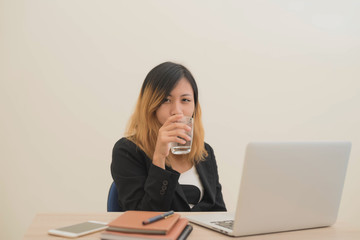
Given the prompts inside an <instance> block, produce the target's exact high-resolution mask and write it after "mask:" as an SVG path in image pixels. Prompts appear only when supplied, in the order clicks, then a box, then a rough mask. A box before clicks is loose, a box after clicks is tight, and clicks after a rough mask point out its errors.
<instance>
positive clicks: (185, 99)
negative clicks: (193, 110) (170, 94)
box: [183, 98, 191, 102]
mask: <svg viewBox="0 0 360 240" xmlns="http://www.w3.org/2000/svg"><path fill="white" fill-rule="evenodd" d="M183 101H184V102H191V100H190V99H187V98H184V99H183Z"/></svg>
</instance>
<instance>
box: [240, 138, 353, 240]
mask: <svg viewBox="0 0 360 240" xmlns="http://www.w3.org/2000/svg"><path fill="white" fill-rule="evenodd" d="M350 149H351V143H350V142H257V143H249V144H248V146H247V149H246V153H245V161H244V167H243V173H242V178H241V179H242V180H241V184H240V191H239V197H238V204H237V209H236V214H235V222H234V229H233V235H235V236H240V235H251V234H261V233H270V232H280V231H287V230H295V229H306V228H314V227H321V226H329V225H331V224H333V223H334V222H335V221H336V218H337V213H338V209H339V205H340V200H341V194H342V189H343V184H344V179H345V174H346V168H347V163H348V159H349V155H350Z"/></svg>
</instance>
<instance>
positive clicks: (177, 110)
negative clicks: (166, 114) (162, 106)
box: [170, 102, 183, 115]
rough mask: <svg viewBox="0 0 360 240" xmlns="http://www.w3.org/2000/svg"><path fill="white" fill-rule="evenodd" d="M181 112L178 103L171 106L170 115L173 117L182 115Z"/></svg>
mask: <svg viewBox="0 0 360 240" xmlns="http://www.w3.org/2000/svg"><path fill="white" fill-rule="evenodd" d="M182 113H183V111H182V109H181V105H180V103H177V102H174V103H173V104H172V107H171V113H170V114H171V115H175V114H182Z"/></svg>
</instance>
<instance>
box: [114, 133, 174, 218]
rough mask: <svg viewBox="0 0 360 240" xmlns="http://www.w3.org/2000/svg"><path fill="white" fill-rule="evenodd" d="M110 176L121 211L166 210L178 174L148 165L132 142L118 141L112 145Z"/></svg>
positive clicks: (170, 201) (169, 205)
mask: <svg viewBox="0 0 360 240" xmlns="http://www.w3.org/2000/svg"><path fill="white" fill-rule="evenodd" d="M111 174H112V177H113V179H114V181H115V184H116V187H117V189H118V195H119V204H120V206H121V208H122V209H123V210H124V211H126V210H148V211H168V210H170V208H171V203H172V199H173V196H174V194H175V189H176V185H177V182H178V179H179V176H180V174H179V173H178V172H176V171H172V170H165V169H162V168H161V167H158V166H156V165H154V164H152V162H151V160H150V159H149V158H148V157H147V156H146V154H145V153H144V152H143V151H142V150H140V149H139V148H138V147H137V146H136V145H135V144H134V143H133V142H131V141H129V140H127V139H125V138H122V139H120V140H119V141H118V142H117V143H116V144H115V146H114V149H113V156H112V163H111Z"/></svg>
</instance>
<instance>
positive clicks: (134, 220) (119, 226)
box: [108, 211, 180, 235]
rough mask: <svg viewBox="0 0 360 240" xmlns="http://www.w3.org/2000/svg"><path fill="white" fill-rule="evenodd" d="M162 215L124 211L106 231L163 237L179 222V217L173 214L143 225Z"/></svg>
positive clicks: (149, 212)
mask: <svg viewBox="0 0 360 240" xmlns="http://www.w3.org/2000/svg"><path fill="white" fill-rule="evenodd" d="M162 213H164V212H151V211H126V212H124V213H123V214H121V215H120V216H119V217H117V218H116V219H115V220H113V221H111V222H110V223H109V224H108V225H109V227H108V230H109V231H119V232H130V233H146V234H163V235H165V234H167V233H168V232H169V231H170V229H171V228H172V227H173V226H174V225H175V223H176V222H177V221H178V220H179V218H180V215H179V214H178V213H174V214H172V215H171V217H168V218H166V219H162V220H159V221H156V222H153V223H151V224H147V225H143V221H144V220H146V219H149V218H151V217H155V216H157V215H159V214H162Z"/></svg>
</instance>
